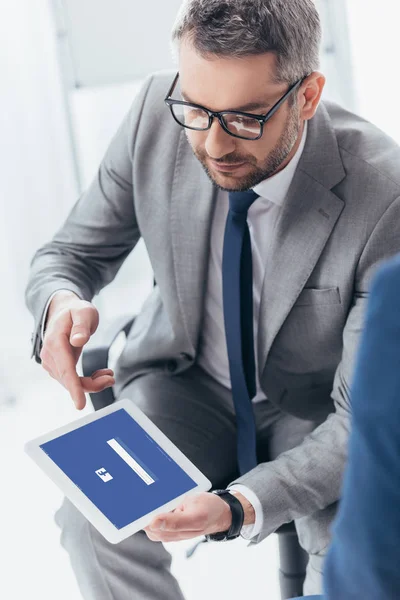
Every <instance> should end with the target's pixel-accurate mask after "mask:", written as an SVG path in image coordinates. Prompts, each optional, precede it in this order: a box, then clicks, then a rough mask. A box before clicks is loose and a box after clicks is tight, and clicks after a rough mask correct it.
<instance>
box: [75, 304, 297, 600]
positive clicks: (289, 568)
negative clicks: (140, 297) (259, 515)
mask: <svg viewBox="0 0 400 600" xmlns="http://www.w3.org/2000/svg"><path fill="white" fill-rule="evenodd" d="M133 322H134V317H132V316H130V317H127V316H122V317H119V318H117V319H115V320H114V321H112V322H111V323H110V324H109V325H105V326H103V325H101V326H100V327H99V329H98V330H97V332H96V336H95V338H94V340H90V342H89V343H88V344H87V345H86V346H85V349H84V351H83V354H82V369H83V375H84V376H85V377H90V375H91V374H92V373H93V372H94V371H97V370H98V369H102V368H106V367H107V366H108V364H109V353H110V348H111V346H112V345H113V343H114V342H115V340H116V339H117V337H119V336H120V335H121V334H122V333H124V334H125V336H128V334H129V331H130V329H131V327H132V324H133ZM90 399H91V402H92V404H93V408H94V409H95V410H99V409H101V408H104V407H105V406H109V405H110V404H112V403H113V402H114V401H115V397H114V393H113V390H112V388H107V389H105V390H103V391H102V392H97V393H92V394H90ZM275 533H277V534H278V542H279V563H280V565H279V584H280V591H281V600H288V599H289V598H293V597H294V596H297V597H300V596H302V595H303V584H304V579H305V574H306V566H307V562H308V556H307V553H306V552H305V551H304V550H303V549H302V548H301V546H300V544H299V540H298V537H297V532H296V529H295V527H294V523H286V524H285V525H282V527H280V528H279V529H278V530H277V531H276V532H275Z"/></svg>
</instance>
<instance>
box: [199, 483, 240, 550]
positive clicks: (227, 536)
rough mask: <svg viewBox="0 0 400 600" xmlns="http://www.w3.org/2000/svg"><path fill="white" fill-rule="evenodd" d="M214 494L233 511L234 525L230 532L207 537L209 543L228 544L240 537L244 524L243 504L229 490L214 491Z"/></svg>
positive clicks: (212, 534)
mask: <svg viewBox="0 0 400 600" xmlns="http://www.w3.org/2000/svg"><path fill="white" fill-rule="evenodd" d="M212 493H213V494H216V495H217V496H219V497H220V498H221V499H222V500H225V502H226V503H227V504H229V507H230V509H231V513H232V524H231V526H230V528H229V529H228V531H221V532H217V533H211V534H209V535H206V538H207V540H208V541H211V542H227V541H229V540H234V539H236V538H237V537H239V535H240V532H241V530H242V527H243V522H244V510H243V506H242V504H241V502H240V501H239V500H238V499H237V498H236V496H234V495H233V494H231V492H230V491H229V490H213V491H212Z"/></svg>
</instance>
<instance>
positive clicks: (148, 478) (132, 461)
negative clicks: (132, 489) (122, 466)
mask: <svg viewBox="0 0 400 600" xmlns="http://www.w3.org/2000/svg"><path fill="white" fill-rule="evenodd" d="M107 444H108V445H109V446H111V448H112V449H113V450H114V451H115V452H116V453H117V454H118V455H119V456H120V457H121V458H122V460H124V461H125V462H126V464H127V465H128V466H129V467H130V468H131V469H133V470H134V471H135V473H136V475H138V476H139V477H140V479H142V480H143V481H144V482H145V483H147V485H151V484H152V483H154V479H153V478H152V477H151V476H150V475H149V474H148V473H146V471H145V470H144V469H143V467H142V466H141V465H139V463H138V462H137V461H136V460H135V459H134V458H133V457H132V456H131V455H130V454H128V452H127V451H126V450H125V448H123V447H122V446H121V444H120V443H119V442H117V440H115V439H114V438H113V439H111V440H108V441H107Z"/></svg>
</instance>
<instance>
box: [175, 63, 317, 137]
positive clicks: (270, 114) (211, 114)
mask: <svg viewBox="0 0 400 600" xmlns="http://www.w3.org/2000/svg"><path fill="white" fill-rule="evenodd" d="M307 77H309V74H308V75H305V76H304V77H302V78H301V79H299V80H298V81H296V83H294V84H293V85H292V86H290V88H289V89H288V91H287V92H286V93H285V94H284V95H283V96H282V97H281V98H280V99H279V100H278V101H277V102H276V103H275V104H274V105H273V107H272V108H270V110H269V111H268V112H267V114H265V115H255V114H253V113H248V112H243V111H240V110H223V111H220V112H215V111H212V110H209V109H208V108H206V107H205V106H202V105H201V104H195V103H194V102H185V101H184V100H174V99H173V98H171V95H172V93H173V91H174V89H175V86H176V84H177V82H178V79H179V72H178V73H177V74H176V75H175V79H174V81H173V82H172V85H171V87H170V89H169V91H168V93H167V95H166V96H165V98H164V102H165V104H166V105H167V106H169V108H170V111H171V114H172V116H173V118H174V121H176V123H178V125H180V126H181V127H185V128H186V129H191V130H192V131H208V130H209V129H210V128H211V126H212V123H213V120H214V119H215V118H217V119H218V121H219V124H220V125H221V127H222V129H223V130H224V131H225V132H226V133H227V134H228V135H231V136H232V137H235V138H239V139H240V140H247V141H248V142H255V141H256V140H259V139H260V138H261V137H262V135H263V133H264V125H265V123H267V121H269V120H270V119H271V117H273V116H274V114H275V113H276V111H277V110H278V109H279V108H280V107H281V106H282V104H283V103H284V102H285V101H286V100H287V99H288V98H289V96H290V95H291V94H292V93H293V92H294V91H295V90H296V89H297V88H299V87H300V85H301V84H302V83H303V81H305V80H306V79H307ZM173 104H180V105H183V106H193V107H194V108H199V109H201V110H204V111H205V112H206V113H207V114H208V119H209V121H208V127H207V128H206V129H198V128H197V127H189V126H188V125H183V124H182V123H181V122H180V121H178V119H177V118H176V117H175V114H174V111H173V108H172V105H173ZM223 115H239V116H243V117H248V118H251V119H255V120H256V121H258V122H259V123H260V126H261V132H260V135H259V136H258V137H256V138H246V137H243V136H241V135H236V134H235V133H232V132H231V131H229V129H228V128H227V127H226V126H225V123H224V120H223V118H222V116H223Z"/></svg>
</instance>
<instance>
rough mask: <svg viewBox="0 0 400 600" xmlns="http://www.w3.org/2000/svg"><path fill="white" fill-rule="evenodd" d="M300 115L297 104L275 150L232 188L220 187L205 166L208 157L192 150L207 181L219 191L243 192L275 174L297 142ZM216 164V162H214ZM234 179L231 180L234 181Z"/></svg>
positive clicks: (230, 161)
mask: <svg viewBox="0 0 400 600" xmlns="http://www.w3.org/2000/svg"><path fill="white" fill-rule="evenodd" d="M300 128H301V124H300V114H299V109H298V106H297V104H296V105H294V106H293V107H292V108H291V110H290V112H289V115H288V119H287V123H286V127H285V129H284V131H283V133H282V135H281V137H280V138H279V140H278V142H277V144H276V146H275V148H273V150H272V151H271V152H270V153H269V155H268V157H267V158H266V159H265V161H264V163H263V164H262V165H261V166H256V167H255V168H254V169H253V170H252V171H251V172H250V173H248V174H247V175H245V176H244V177H242V178H240V179H237V180H236V182H235V183H236V185H235V187H233V188H225V187H223V186H221V185H220V184H219V183H217V181H215V179H214V178H213V176H212V174H211V172H210V170H209V168H208V166H207V162H206V161H207V158H208V155H207V154H206V153H205V151H204V150H203V151H199V150H197V149H196V148H193V147H192V149H193V152H194V154H195V156H196V158H197V159H198V160H199V161H200V163H201V165H202V167H203V169H204V170H205V172H206V173H207V175H208V177H209V179H211V181H212V182H213V183H214V184H215V185H216V186H217V187H219V188H220V189H221V190H226V191H228V192H232V191H236V192H241V191H245V190H249V189H250V188H253V187H255V186H256V185H258V184H259V183H261V181H264V179H268V177H271V176H272V175H274V174H275V173H277V172H278V170H279V168H280V166H281V165H282V163H283V162H284V161H285V160H286V159H287V157H288V156H289V154H290V153H291V151H292V150H293V147H294V145H295V144H296V142H297V139H298V136H299V133H300ZM264 135H268V133H267V131H265V132H264ZM255 160H256V159H255V158H254V157H253V156H249V157H240V156H235V155H228V156H226V157H223V158H222V159H221V162H222V163H224V164H236V163H237V164H239V163H241V162H247V163H250V164H254V163H255ZM216 162H218V161H216ZM234 180H235V178H234V177H233V178H232V181H234Z"/></svg>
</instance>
